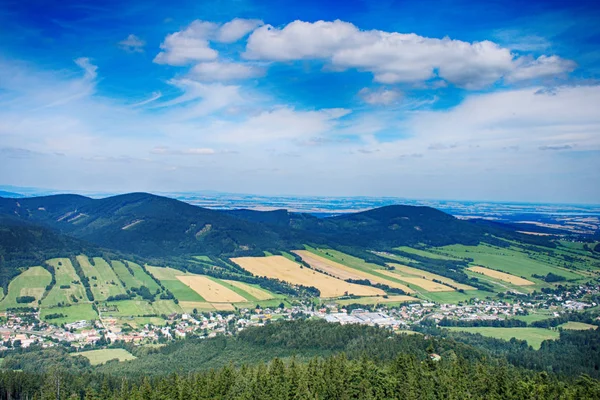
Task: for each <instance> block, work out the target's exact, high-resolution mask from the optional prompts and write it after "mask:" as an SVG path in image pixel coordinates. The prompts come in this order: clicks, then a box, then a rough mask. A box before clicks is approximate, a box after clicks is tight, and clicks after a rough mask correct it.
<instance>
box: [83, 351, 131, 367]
mask: <svg viewBox="0 0 600 400" xmlns="http://www.w3.org/2000/svg"><path fill="white" fill-rule="evenodd" d="M71 355H73V356H83V357H85V358H87V359H88V360H90V364H92V365H99V364H104V363H105V362H107V361H108V360H114V359H115V358H116V359H118V360H119V361H127V360H134V359H135V358H136V357H135V356H134V355H133V354H131V353H130V352H128V351H127V350H125V349H102V350H89V351H81V352H79V353H72V354H71Z"/></svg>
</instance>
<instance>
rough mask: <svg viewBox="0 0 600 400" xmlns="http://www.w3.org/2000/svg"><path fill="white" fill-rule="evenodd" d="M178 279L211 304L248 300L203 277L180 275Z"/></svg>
mask: <svg viewBox="0 0 600 400" xmlns="http://www.w3.org/2000/svg"><path fill="white" fill-rule="evenodd" d="M177 279H179V281H181V282H182V283H183V284H185V285H187V286H188V287H190V288H191V289H192V290H193V291H195V292H196V293H198V294H199V295H200V296H202V298H204V299H205V300H206V301H208V302H209V303H240V302H245V301H246V300H248V299H246V298H244V297H243V296H241V295H240V294H238V293H236V292H234V291H233V290H231V289H229V288H227V287H225V286H223V285H221V284H219V283H218V282H216V281H214V280H212V279H210V278H208V277H206V276H202V275H179V276H177Z"/></svg>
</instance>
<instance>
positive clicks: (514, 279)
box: [467, 266, 535, 286]
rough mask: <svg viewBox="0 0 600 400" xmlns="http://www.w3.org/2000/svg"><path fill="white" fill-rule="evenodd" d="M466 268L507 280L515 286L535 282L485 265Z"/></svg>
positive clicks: (533, 283)
mask: <svg viewBox="0 0 600 400" xmlns="http://www.w3.org/2000/svg"><path fill="white" fill-rule="evenodd" d="M467 269H468V270H469V271H473V272H476V273H478V274H482V275H485V276H489V277H491V278H495V279H499V280H501V281H504V282H508V283H511V284H513V285H516V286H528V285H535V282H531V281H528V280H527V279H523V278H521V277H519V276H515V275H510V274H506V273H504V272H500V271H496V270H493V269H489V268H485V267H478V266H476V267H469V268H467Z"/></svg>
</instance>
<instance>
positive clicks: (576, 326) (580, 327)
mask: <svg viewBox="0 0 600 400" xmlns="http://www.w3.org/2000/svg"><path fill="white" fill-rule="evenodd" d="M558 327H559V328H562V329H569V330H573V331H585V330H588V329H598V327H597V326H596V325H591V324H586V323H583V322H574V321H569V322H566V323H564V324H562V325H559V326H558Z"/></svg>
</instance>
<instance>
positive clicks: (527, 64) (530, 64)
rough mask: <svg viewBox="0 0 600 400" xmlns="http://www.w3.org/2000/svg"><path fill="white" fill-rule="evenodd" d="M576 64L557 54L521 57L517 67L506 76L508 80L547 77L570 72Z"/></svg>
mask: <svg viewBox="0 0 600 400" xmlns="http://www.w3.org/2000/svg"><path fill="white" fill-rule="evenodd" d="M575 68H577V64H576V63H575V62H573V61H571V60H565V59H564V58H560V57H558V56H540V57H538V58H537V59H535V60H533V59H527V58H521V59H520V60H518V67H517V68H516V69H515V70H514V71H513V72H511V73H510V74H509V75H508V76H507V78H506V79H507V81H508V82H516V81H524V80H531V79H540V78H549V77H553V76H558V75H561V74H566V73H569V72H572V71H573V70H575Z"/></svg>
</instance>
